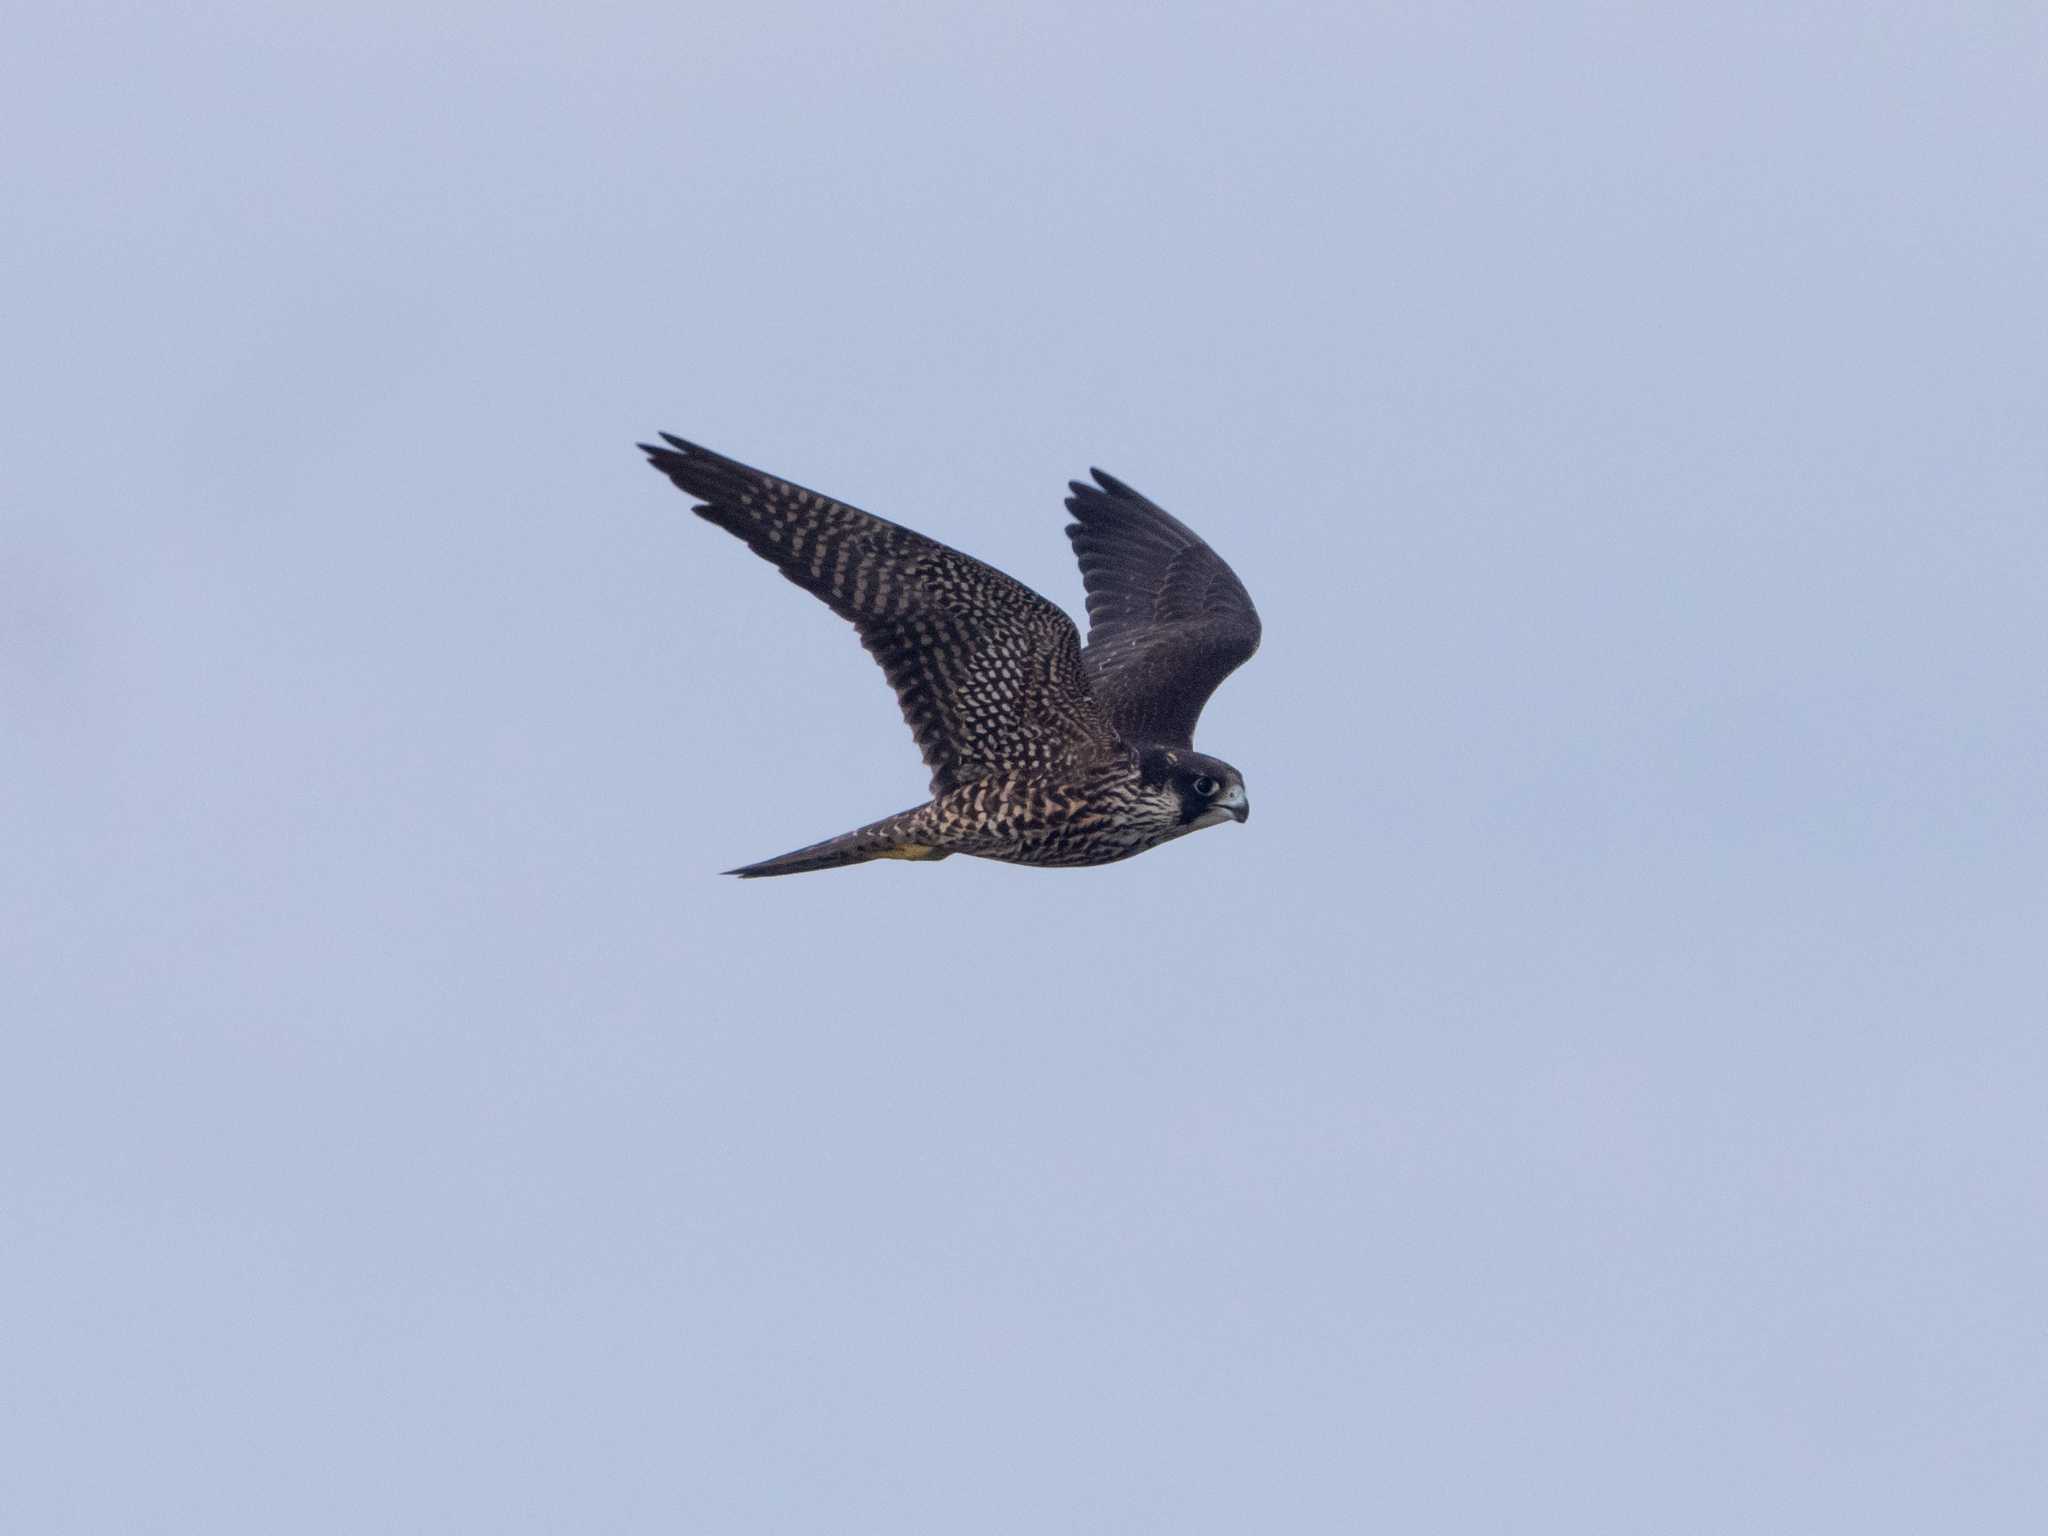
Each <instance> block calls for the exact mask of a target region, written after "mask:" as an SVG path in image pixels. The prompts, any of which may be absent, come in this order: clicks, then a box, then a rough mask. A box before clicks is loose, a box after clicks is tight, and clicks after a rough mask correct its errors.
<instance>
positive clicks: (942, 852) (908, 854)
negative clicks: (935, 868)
mask: <svg viewBox="0 0 2048 1536" xmlns="http://www.w3.org/2000/svg"><path fill="white" fill-rule="evenodd" d="M946 856H947V850H946V849H944V848H928V847H926V846H925V845H924V844H923V843H899V844H898V845H897V846H896V847H894V848H891V849H890V850H889V851H888V852H887V853H878V854H876V855H875V857H876V858H878V859H943V858H945V857H946Z"/></svg>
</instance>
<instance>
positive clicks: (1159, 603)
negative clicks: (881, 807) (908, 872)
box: [640, 432, 1259, 879]
mask: <svg viewBox="0 0 2048 1536" xmlns="http://www.w3.org/2000/svg"><path fill="white" fill-rule="evenodd" d="M661 436H662V441H663V442H664V443H666V444H667V446H666V447H655V446H653V445H651V444H648V443H642V444H640V450H641V452H643V453H645V454H646V455H647V459H648V462H649V463H651V464H652V465H653V466H654V467H655V468H656V469H658V470H660V471H661V472H662V473H663V474H665V475H667V476H668V477H669V479H671V480H673V481H674V482H675V483H676V485H677V486H678V487H680V488H681V489H682V490H683V491H685V492H687V493H688V494H689V495H690V496H691V497H693V498H694V499H695V501H696V503H697V505H696V507H695V508H694V510H695V511H696V513H697V515H698V516H699V517H701V518H703V519H705V521H707V522H712V523H716V524H717V525H718V526H719V527H721V528H723V529H725V530H726V531H727V532H728V533H732V534H736V535H738V536H739V537H740V538H742V539H744V540H746V543H747V547H748V548H749V549H751V550H753V551H754V553H755V554H757V555H759V556H761V557H762V558H763V559H764V560H767V561H768V562H769V563H770V564H772V565H774V566H775V568H776V569H777V570H779V571H781V572H782V574H783V575H784V576H787V577H788V578H789V579H790V580H791V581H793V582H795V583H796V584H797V585H798V586H800V587H802V588H803V589H804V590H805V591H806V592H809V593H811V594H812V595H813V596H815V597H818V598H820V599H822V600H823V601H824V602H825V604H826V605H827V606H828V607H830V608H831V609H832V611H833V612H834V613H836V614H838V615H839V616H840V617H841V618H843V619H848V620H850V621H852V623H853V626H854V628H855V629H856V630H858V631H859V634H860V642H861V644H862V645H863V646H865V647H866V648H867V650H868V653H869V654H870V655H871V656H873V657H874V658H875V660H876V661H878V662H880V663H881V666H882V670H883V672H885V673H886V674H887V675H888V678H889V685H890V686H891V687H892V688H894V689H895V690H896V697H897V699H898V701H899V702H900V703H901V704H902V706H903V718H904V720H905V721H906V722H907V723H908V724H909V726H910V730H911V734H912V735H914V736H915V737H916V738H917V744H918V747H919V749H920V750H921V751H922V752H923V753H924V760H925V765H926V766H927V767H928V768H930V769H931V773H932V797H931V799H930V800H928V801H926V802H925V803H924V804H923V805H920V806H916V807H914V808H913V809H911V810H907V811H903V812H900V813H898V814H897V815H894V816H885V817H884V818H882V820H880V821H876V822H871V823H869V824H868V825H867V826H864V827H858V828H856V829H854V830H853V831H851V832H847V833H843V834H842V835H840V836H838V837H834V838H829V839H827V840H826V841H824V842H822V843H814V844H812V845H811V846H810V847H808V848H799V849H797V850H796V851H795V852H793V853H785V854H783V855H781V856H780V857H778V858H773V859H764V860H762V861H761V862H760V863H758V864H749V865H747V866H745V867H744V868H742V869H734V870H728V871H727V873H728V874H734V875H739V876H741V877H743V878H748V879H751V878H755V877H758V876H762V875H794V874H801V873H803V872H805V871H807V870H813V869H835V868H838V867H839V866H841V865H845V864H864V863H866V862H868V861H869V860H870V859H943V858H947V857H949V856H951V855H953V854H956V853H965V854H972V855H973V856H974V857H976V858H982V859H1000V860H1002V861H1004V862H1006V863H1010V864H1040V865H1065V866H1071V865H1083V864H1108V863H1112V862H1114V861H1115V860H1117V859H1125V858H1129V857H1130V856H1131V855H1132V854H1134V853H1143V852H1144V851H1145V850H1146V849H1148V848H1156V847H1157V846H1158V845H1159V844H1161V843H1164V842H1168V841H1170V840H1172V839H1173V838H1176V837H1181V836H1184V835H1186V834H1187V833H1189V832H1196V831H1200V830H1201V829H1202V828H1203V827H1213V826H1216V825H1218V824H1219V823H1221V822H1225V821H1243V820H1245V819H1246V817H1248V816H1249V815H1250V814H1251V804H1250V802H1249V801H1248V800H1246V799H1245V793H1244V777H1243V775H1241V774H1240V773H1239V772H1238V771H1237V770H1236V769H1235V768H1233V767H1231V766H1230V764H1228V763H1226V762H1224V761H1222V760H1221V759H1220V758H1214V757H1207V756H1204V755H1203V754H1202V753H1200V752H1197V751H1195V749H1194V733H1195V717H1196V716H1197V715H1199V714H1200V713H1201V712H1202V706H1203V704H1205V703H1206V702H1208V698H1209V695H1210V694H1212V693H1214V692H1215V691H1216V686H1217V684H1219V683H1221V682H1222V681H1223V679H1224V678H1226V677H1228V676H1229V675H1230V674H1231V673H1232V672H1233V671H1235V670H1236V669H1237V667H1238V666H1239V664H1240V663H1242V662H1243V661H1244V660H1245V659H1246V658H1247V657H1249V656H1250V655H1251V654H1252V652H1253V651H1255V650H1257V649H1258V645H1259V616H1258V614H1257V613H1256V612H1255V611H1254V610H1253V608H1252V600H1251V598H1250V596H1249V595H1248V594H1247V593H1246V592H1245V589H1244V584H1243V583H1242V582H1240V581H1239V580H1238V579H1237V577H1236V575H1235V574H1234V573H1233V572H1232V571H1231V569H1230V567H1229V566H1227V565H1225V564H1224V563H1223V562H1222V560H1220V559H1218V558H1217V555H1216V552H1215V551H1214V550H1212V549H1210V548H1209V546H1208V545H1207V544H1204V543H1203V542H1202V541H1201V540H1200V539H1199V538H1197V537H1196V536H1195V535H1194V534H1193V533H1192V532H1191V531H1189V529H1188V528H1187V527H1186V525H1185V524H1183V523H1181V522H1180V521H1179V519H1177V518H1175V517H1173V516H1172V515H1171V514H1170V513H1168V512H1166V511H1165V510H1164V509H1162V508H1160V507H1157V506H1154V505H1153V504H1152V503H1151V502H1149V501H1147V500H1146V499H1145V498H1144V497H1143V496H1140V495H1139V494H1138V493H1137V492H1136V491H1134V490H1132V489H1131V488H1130V487H1129V486H1127V485H1125V484H1123V483H1122V482H1121V481H1119V480H1116V479H1114V478H1113V477H1111V476H1109V475H1105V474H1104V473H1103V472H1102V471H1101V470H1099V469H1098V470H1095V471H1093V474H1094V476H1095V483H1094V484H1093V485H1088V484H1084V483H1082V482H1081V481H1078V480H1077V481H1074V482H1073V483H1072V485H1071V487H1070V488H1071V489H1072V491H1073V495H1071V496H1069V497H1068V498H1067V510H1068V511H1069V512H1071V513H1072V514H1073V515H1074V521H1073V523H1072V524H1071V525H1070V526H1069V527H1068V528H1067V537H1068V538H1069V539H1070V540H1072V541H1073V545H1074V553H1075V555H1076V556H1077V557H1078V558H1079V559H1080V562H1081V577H1082V580H1083V582H1084V583H1085V584H1086V586H1087V589H1088V644H1087V647H1086V648H1085V649H1084V648H1083V647H1082V645H1081V637H1080V635H1079V634H1078V633H1077V632H1076V631H1075V629H1074V622H1073V620H1072V619H1069V618H1068V617H1067V616H1066V614H1065V613H1064V612H1062V611H1061V610H1060V608H1059V607H1057V606H1056V605H1055V604H1053V603H1050V602H1048V601H1047V600H1046V599H1044V598H1043V597H1040V596H1039V595H1038V594H1037V593H1036V592H1034V591H1032V590H1031V589H1030V588H1029V587H1027V586H1025V585H1024V584H1023V583H1022V582H1020V581H1016V580H1014V579H1012V578H1011V577H1008V576H1005V575H1004V574H1003V573H1002V572H1001V571H998V570H996V569H995V568H994V567H992V566H988V565H984V564H982V562H981V561H979V560H976V559H975V558H974V557H973V556H971V555H963V554H961V553H960V551H958V550H957V549H949V548H947V547H946V546H945V545H944V544H941V543H939V542H938V541H937V540H935V539H928V538H926V537H925V536H924V535H923V534H921V533H914V532H912V531H911V530H910V529H908V528H904V527H900V526H899V525H897V524H895V523H891V522H885V521H884V520H883V519H881V518H879V517H874V516H871V515H869V514H868V513H866V512H862V511H859V510H858V509H856V508H854V507H849V506H847V505H845V504H844V503H842V502H837V501H834V500H832V498H831V497H829V496H820V495H819V494H818V493H817V492H815V491H807V490H805V489H803V487H801V486H796V485H791V484H790V483H789V482H788V481H786V480H778V479H776V478H775V477H774V476H773V475H769V474H764V473H762V472H761V471H760V470H758V469H749V468H748V467H747V466H746V465H744V464H739V463H735V462H734V461H733V460H731V459H728V458H725V457H723V456H722V455H720V454H716V453H713V452H711V451H710V450H709V449H707V448H700V447H698V446H697V445H696V444H695V443H688V442H684V441H683V440H682V439H681V438H679V437H670V436H669V435H668V434H667V433H666V432H664V433H662V434H661Z"/></svg>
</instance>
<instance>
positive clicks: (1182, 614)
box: [1067, 469, 1259, 748]
mask: <svg viewBox="0 0 2048 1536" xmlns="http://www.w3.org/2000/svg"><path fill="white" fill-rule="evenodd" d="M1090 473H1092V474H1093V475H1094V476H1095V479H1096V481H1097V484H1096V485H1084V484H1082V483H1081V482H1080V481H1078V480H1076V481H1074V482H1072V485H1071V489H1072V490H1073V493H1074V494H1073V495H1071V496H1069V497H1068V498H1067V510H1068V511H1069V512H1071V513H1073V514H1074V521H1073V523H1072V524H1070V525H1069V526H1068V528H1067V537H1068V538H1069V539H1071V540H1073V543H1074V553H1075V555H1076V556H1077V557H1079V559H1080V561H1081V579H1082V580H1083V581H1084V582H1085V583H1086V584H1087V587H1088V649H1087V650H1086V651H1084V652H1083V653H1082V659H1083V661H1084V662H1085V663H1086V665H1087V668H1088V677H1089V681H1090V682H1091V683H1093V684H1094V687H1095V696H1096V697H1097V698H1098V699H1100V700H1101V701H1102V705H1103V708H1104V709H1106V710H1107V711H1108V712H1109V718H1110V722H1111V724H1113V725H1114V726H1115V727H1116V728H1117V730H1118V732H1119V733H1121V734H1122V735H1123V736H1124V737H1126V738H1127V739H1129V740H1131V741H1135V742H1142V743H1146V744H1148V745H1158V746H1170V747H1188V748H1192V747H1193V746H1194V735H1195V719H1196V717H1197V716H1199V715H1200V714H1201V713H1202V706H1203V705H1204V704H1206V703H1208V701H1209V695H1210V694H1212V693H1214V692H1215V691H1216V687H1217V684H1219V683H1221V682H1222V681H1223V679H1224V678H1226V677H1228V676H1230V674H1231V673H1232V672H1234V671H1236V670H1237V668H1238V667H1239V666H1241V665H1242V664H1243V663H1244V661H1245V660H1246V659H1247V658H1248V657H1249V656H1250V655H1251V653H1252V652H1253V651H1255V650H1257V649H1258V648H1259V616H1258V613H1257V612H1256V611H1255V610H1254V609H1253V608H1252V600H1251V596H1250V594H1248V593H1247V592H1246V591H1245V589H1244V583H1243V582H1241V581H1239V580H1238V579H1237V576H1236V574H1235V573H1234V572H1233V571H1232V570H1231V569H1230V567H1229V566H1227V565H1225V564H1224V563H1223V562H1222V560H1220V559H1218V558H1217V555H1216V551H1215V550H1213V549H1211V548H1210V547H1209V546H1208V545H1206V544H1204V543H1203V542H1202V541H1201V540H1200V539H1198V538H1197V537H1195V535H1194V533H1193V532H1192V531H1190V530H1189V528H1188V527H1187V525H1186V524H1185V523H1183V522H1181V521H1180V519H1179V518H1177V517H1175V516H1173V515H1172V514H1171V513H1169V512H1167V511H1166V510H1165V509H1164V508H1161V507H1156V506H1154V505H1153V504H1152V503H1151V502H1149V501H1147V500H1146V499H1145V498H1144V497H1143V496H1140V495H1139V494H1138V493H1137V492H1136V491H1134V490H1132V489H1131V488H1130V487H1129V486H1127V485H1125V484H1124V483H1123V482H1122V481H1120V480H1118V479H1116V478H1115V477H1113V476H1111V475H1105V474H1104V473H1103V472H1102V471H1101V470H1099V469H1097V470H1092V471H1090Z"/></svg>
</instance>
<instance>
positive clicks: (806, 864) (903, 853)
mask: <svg viewBox="0 0 2048 1536" xmlns="http://www.w3.org/2000/svg"><path fill="white" fill-rule="evenodd" d="M905 819H906V818H905V817H901V816H892V817H890V818H889V819H888V820H887V821H877V822H873V823H870V824H869V825H868V826H865V827H857V828H855V829H854V830H853V831H851V832H842V833H841V834H840V835H839V836H838V837H828V838H826V839H825V841H824V842H822V843H813V844H811V846H810V847H808V848H799V849H797V850H796V851H795V852H794V853H784V854H779V855H777V856H776V857H775V858H772V859H763V860H762V861H761V862H760V863H758V864H748V865H745V866H743V867H741V868H739V869H728V870H727V871H726V873H727V874H728V875H738V876H739V877H740V878H741V879H742V880H758V879H760V878H761V877H762V876H764V875H801V874H806V873H808V872H809V871H811V870H814V869H838V868H840V867H841V866H842V865H846V864H865V863H867V862H868V860H870V859H922V860H930V859H943V858H948V857H950V856H951V855H950V852H949V850H947V849H944V848H933V847H930V846H928V845H926V844H924V843H920V842H916V841H913V840H912V838H911V837H910V836H909V835H908V832H907V829H906V828H905V827H904V825H903V823H904V821H905Z"/></svg>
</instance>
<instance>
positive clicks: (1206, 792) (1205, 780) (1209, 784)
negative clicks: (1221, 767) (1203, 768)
mask: <svg viewBox="0 0 2048 1536" xmlns="http://www.w3.org/2000/svg"><path fill="white" fill-rule="evenodd" d="M1222 787H1223V786H1222V785H1221V784H1218V783H1217V782H1216V781H1215V780H1214V779H1212V778H1210V777H1209V776H1208V775H1207V774H1206V773H1205V774H1203V775H1202V776H1201V777H1200V778H1199V779H1197V780H1195V783H1194V791H1195V793H1196V794H1198V795H1200V796H1201V797H1202V798H1203V799H1204V800H1206V799H1208V798H1209V797H1210V796H1211V795H1213V794H1215V793H1216V791H1217V790H1219V789H1221V788H1222Z"/></svg>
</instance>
